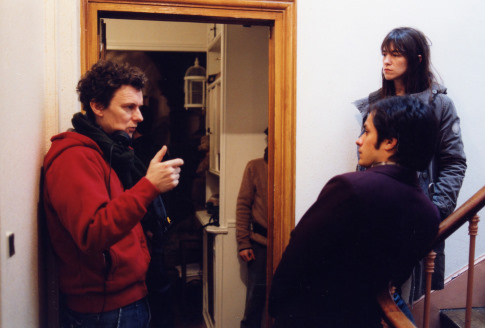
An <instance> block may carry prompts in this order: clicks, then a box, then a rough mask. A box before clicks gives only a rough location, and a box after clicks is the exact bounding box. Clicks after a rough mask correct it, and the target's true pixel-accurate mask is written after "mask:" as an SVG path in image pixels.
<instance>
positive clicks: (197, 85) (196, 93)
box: [184, 58, 206, 109]
mask: <svg viewBox="0 0 485 328" xmlns="http://www.w3.org/2000/svg"><path fill="white" fill-rule="evenodd" d="M205 81H206V75H205V68H204V67H202V66H200V65H199V59H198V58H195V63H194V66H190V67H189V68H188V69H187V71H186V72H185V77H184V83H185V85H184V91H185V105H184V107H185V109H189V108H204V107H205V90H206V83H205Z"/></svg>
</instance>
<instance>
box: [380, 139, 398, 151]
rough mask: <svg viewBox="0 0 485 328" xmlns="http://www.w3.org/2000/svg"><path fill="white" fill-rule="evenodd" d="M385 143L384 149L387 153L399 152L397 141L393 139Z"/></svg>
mask: <svg viewBox="0 0 485 328" xmlns="http://www.w3.org/2000/svg"><path fill="white" fill-rule="evenodd" d="M383 142H384V149H385V150H387V151H394V152H396V151H397V139H396V138H392V139H386V140H384V141H383Z"/></svg>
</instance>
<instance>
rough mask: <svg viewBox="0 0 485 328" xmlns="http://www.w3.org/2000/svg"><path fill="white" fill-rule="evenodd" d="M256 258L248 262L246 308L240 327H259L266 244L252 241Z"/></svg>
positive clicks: (261, 315) (261, 313)
mask: <svg viewBox="0 0 485 328" xmlns="http://www.w3.org/2000/svg"><path fill="white" fill-rule="evenodd" d="M252 248H253V252H254V256H255V257H256V260H254V261H251V262H249V263H248V286H247V291H246V308H245V310H244V318H243V319H242V320H241V328H260V327H261V320H262V317H263V310H264V303H265V301H266V246H263V245H261V244H258V243H256V242H253V243H252Z"/></svg>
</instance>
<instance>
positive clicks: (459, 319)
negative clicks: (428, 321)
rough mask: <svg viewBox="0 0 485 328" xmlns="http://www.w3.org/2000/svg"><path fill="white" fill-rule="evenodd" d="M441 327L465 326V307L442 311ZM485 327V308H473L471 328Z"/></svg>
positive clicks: (457, 327)
mask: <svg viewBox="0 0 485 328" xmlns="http://www.w3.org/2000/svg"><path fill="white" fill-rule="evenodd" d="M440 327H441V328H463V327H465V309H446V310H441V311H440ZM483 327H485V308H473V309H472V322H471V328H483Z"/></svg>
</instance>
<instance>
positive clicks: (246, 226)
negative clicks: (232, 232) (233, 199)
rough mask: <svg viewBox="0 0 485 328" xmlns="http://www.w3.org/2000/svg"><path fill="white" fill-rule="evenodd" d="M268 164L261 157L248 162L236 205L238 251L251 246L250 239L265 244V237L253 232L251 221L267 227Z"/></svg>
mask: <svg viewBox="0 0 485 328" xmlns="http://www.w3.org/2000/svg"><path fill="white" fill-rule="evenodd" d="M267 201H268V164H267V163H266V162H265V161H264V159H263V158H258V159H254V160H251V161H249V162H248V164H247V165H246V169H245V170H244V175H243V179H242V182H241V188H240V189H239V195H238V197H237V206H236V239H237V243H238V251H241V250H243V249H246V248H251V240H253V241H255V242H258V243H260V244H262V245H266V243H267V241H266V237H265V236H263V235H261V234H259V233H255V232H254V231H253V229H252V225H253V222H256V223H257V224H259V225H260V226H262V227H263V228H265V229H266V228H267V227H268V204H267Z"/></svg>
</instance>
